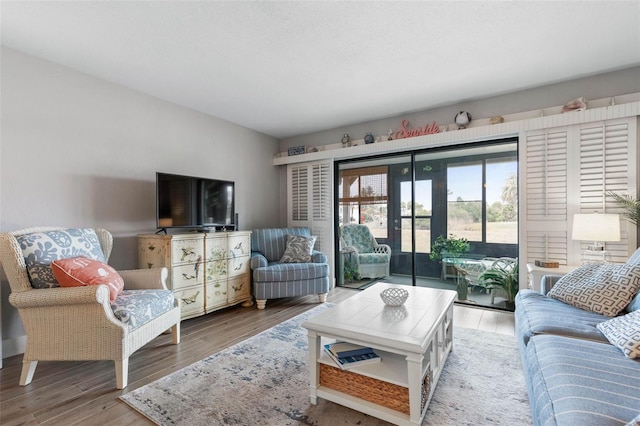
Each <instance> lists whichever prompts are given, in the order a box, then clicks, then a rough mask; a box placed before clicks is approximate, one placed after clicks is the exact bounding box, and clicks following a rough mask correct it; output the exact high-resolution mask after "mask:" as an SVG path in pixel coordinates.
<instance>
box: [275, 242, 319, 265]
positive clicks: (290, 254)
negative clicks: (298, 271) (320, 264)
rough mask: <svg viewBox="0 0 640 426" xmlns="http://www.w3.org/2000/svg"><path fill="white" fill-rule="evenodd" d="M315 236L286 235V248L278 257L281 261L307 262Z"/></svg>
mask: <svg viewBox="0 0 640 426" xmlns="http://www.w3.org/2000/svg"><path fill="white" fill-rule="evenodd" d="M316 238H317V237H316V236H311V237H306V236H303V235H287V248H286V249H285V251H284V254H283V255H282V257H281V258H280V262H282V263H309V262H311V252H312V251H313V245H314V244H315V242H316Z"/></svg>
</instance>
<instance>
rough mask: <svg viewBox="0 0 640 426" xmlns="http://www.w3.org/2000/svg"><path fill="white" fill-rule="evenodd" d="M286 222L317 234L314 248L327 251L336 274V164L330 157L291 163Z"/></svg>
mask: <svg viewBox="0 0 640 426" xmlns="http://www.w3.org/2000/svg"><path fill="white" fill-rule="evenodd" d="M287 174H288V187H287V188H288V190H287V202H288V206H287V207H288V208H287V210H288V214H287V222H288V223H287V226H290V227H295V226H305V227H308V228H309V229H310V230H311V233H312V235H315V236H316V237H317V239H316V242H315V245H314V249H315V250H318V251H321V252H323V253H324V254H326V255H327V258H328V263H329V269H330V271H331V274H332V275H333V271H334V270H335V269H334V264H335V256H334V252H335V248H334V236H333V184H332V176H333V165H332V163H331V162H330V161H322V162H314V163H303V164H295V165H289V166H288V173H287Z"/></svg>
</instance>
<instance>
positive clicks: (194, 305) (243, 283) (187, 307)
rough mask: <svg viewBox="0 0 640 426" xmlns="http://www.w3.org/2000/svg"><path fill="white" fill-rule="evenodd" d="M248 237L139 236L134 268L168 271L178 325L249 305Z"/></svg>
mask: <svg viewBox="0 0 640 426" xmlns="http://www.w3.org/2000/svg"><path fill="white" fill-rule="evenodd" d="M250 256H251V232H249V231H235V232H219V233H211V234H206V233H189V234H174V235H155V234H150V235H139V236H138V267H140V268H159V267H163V266H164V267H166V268H167V269H168V270H169V279H168V282H167V286H168V287H169V288H170V289H171V290H172V291H173V292H174V293H175V294H176V296H178V297H179V298H180V299H181V300H182V319H187V318H193V317H196V316H200V315H204V314H207V313H209V312H213V311H215V310H218V309H222V308H225V307H227V306H231V305H235V304H238V303H241V302H242V303H243V305H244V306H250V305H251V276H250V265H249V263H250Z"/></svg>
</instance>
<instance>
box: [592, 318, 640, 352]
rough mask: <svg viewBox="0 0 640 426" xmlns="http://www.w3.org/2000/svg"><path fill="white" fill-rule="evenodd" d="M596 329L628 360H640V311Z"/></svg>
mask: <svg viewBox="0 0 640 426" xmlns="http://www.w3.org/2000/svg"><path fill="white" fill-rule="evenodd" d="M596 327H598V330H600V331H601V332H602V334H604V335H605V336H606V338H607V339H608V340H609V342H611V344H612V345H614V346H616V347H617V348H618V349H620V350H621V351H622V352H623V353H624V354H625V356H626V357H627V358H631V359H635V358H640V311H635V312H631V313H630V314H626V315H623V316H619V317H615V318H612V319H610V320H608V321H605V322H601V323H600V324H598V325H596Z"/></svg>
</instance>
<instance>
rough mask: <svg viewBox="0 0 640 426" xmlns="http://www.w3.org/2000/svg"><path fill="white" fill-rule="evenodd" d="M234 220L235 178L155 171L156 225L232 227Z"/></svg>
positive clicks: (158, 226)
mask: <svg viewBox="0 0 640 426" xmlns="http://www.w3.org/2000/svg"><path fill="white" fill-rule="evenodd" d="M234 220H235V184H234V182H231V181H225V180H218V179H206V178H199V177H194V176H181V175H174V174H169V173H161V172H156V226H157V228H158V229H160V230H164V231H165V232H166V230H167V229H168V228H193V229H196V230H203V231H206V230H210V229H214V228H215V229H234V228H235V223H234Z"/></svg>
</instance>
